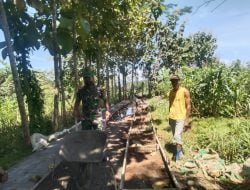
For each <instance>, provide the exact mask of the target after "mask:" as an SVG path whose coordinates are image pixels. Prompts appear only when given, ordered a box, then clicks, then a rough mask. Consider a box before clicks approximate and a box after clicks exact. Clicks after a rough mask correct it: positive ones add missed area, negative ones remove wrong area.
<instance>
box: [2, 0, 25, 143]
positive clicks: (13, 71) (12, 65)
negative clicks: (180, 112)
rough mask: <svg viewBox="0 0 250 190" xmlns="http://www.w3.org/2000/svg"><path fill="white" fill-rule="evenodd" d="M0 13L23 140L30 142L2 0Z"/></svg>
mask: <svg viewBox="0 0 250 190" xmlns="http://www.w3.org/2000/svg"><path fill="white" fill-rule="evenodd" d="M0 15H1V17H0V19H1V21H2V22H1V24H2V28H3V32H4V37H5V41H6V43H7V48H8V55H9V60H10V67H11V72H12V76H13V80H14V85H15V92H16V97H17V103H18V108H19V112H20V116H21V125H22V129H23V136H24V141H25V143H26V144H30V131H29V125H28V119H27V115H26V111H25V105H24V100H23V95H22V89H21V83H20V80H19V77H18V72H17V67H16V62H15V57H14V50H13V47H12V44H11V37H10V30H9V26H8V21H7V17H6V13H5V10H4V5H3V1H2V0H0Z"/></svg>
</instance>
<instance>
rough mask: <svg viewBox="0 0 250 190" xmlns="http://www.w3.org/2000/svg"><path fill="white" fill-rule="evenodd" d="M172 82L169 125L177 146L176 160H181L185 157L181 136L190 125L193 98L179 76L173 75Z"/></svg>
mask: <svg viewBox="0 0 250 190" xmlns="http://www.w3.org/2000/svg"><path fill="white" fill-rule="evenodd" d="M170 81H171V84H172V87H173V89H172V90H171V91H170V94H169V125H170V126H171V129H172V133H173V136H174V139H173V141H174V144H175V145H176V155H175V159H176V160H179V159H180V158H181V156H182V155H183V151H182V144H183V142H182V138H181V135H182V132H183V130H184V127H186V126H188V125H189V116H190V112H191V98H190V93H189V91H188V90H187V89H186V88H184V87H182V86H181V84H180V78H179V76H178V75H172V76H171V77H170Z"/></svg>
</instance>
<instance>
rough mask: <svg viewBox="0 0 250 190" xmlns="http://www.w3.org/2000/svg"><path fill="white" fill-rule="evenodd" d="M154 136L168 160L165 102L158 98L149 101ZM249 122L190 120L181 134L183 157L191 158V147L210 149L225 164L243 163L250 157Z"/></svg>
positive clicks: (168, 136) (239, 120) (243, 119)
mask: <svg viewBox="0 0 250 190" xmlns="http://www.w3.org/2000/svg"><path fill="white" fill-rule="evenodd" d="M149 105H150V108H151V114H152V118H153V121H154V124H155V126H156V128H157V133H158V135H159V136H160V137H161V139H162V142H163V143H164V145H165V148H166V150H167V153H168V154H169V156H172V155H171V154H172V153H173V151H174V147H173V145H172V143H171V141H172V132H171V129H170V127H169V125H168V101H167V100H166V99H162V98H161V97H154V98H152V99H150V100H149ZM249 136H250V119H249V118H248V119H246V118H192V129H191V130H189V131H188V132H185V133H184V134H183V141H184V150H185V153H186V154H185V156H184V158H183V159H184V160H185V159H188V158H191V155H190V154H189V149H190V147H199V148H212V149H214V150H215V151H216V152H218V154H219V155H220V157H221V158H222V159H224V160H225V161H226V162H227V163H232V162H238V163H242V162H243V161H244V160H245V159H246V158H248V157H249V156H250V138H249Z"/></svg>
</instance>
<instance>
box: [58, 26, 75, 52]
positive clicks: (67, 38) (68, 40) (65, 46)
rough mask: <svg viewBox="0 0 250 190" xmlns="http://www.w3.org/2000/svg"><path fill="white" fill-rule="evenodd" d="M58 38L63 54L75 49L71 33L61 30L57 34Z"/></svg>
mask: <svg viewBox="0 0 250 190" xmlns="http://www.w3.org/2000/svg"><path fill="white" fill-rule="evenodd" d="M57 40H58V44H59V48H60V49H61V51H62V54H67V53H69V52H70V51H71V50H72V49H73V43H72V42H73V39H72V37H71V35H70V33H68V32H66V31H59V32H58V35H57Z"/></svg>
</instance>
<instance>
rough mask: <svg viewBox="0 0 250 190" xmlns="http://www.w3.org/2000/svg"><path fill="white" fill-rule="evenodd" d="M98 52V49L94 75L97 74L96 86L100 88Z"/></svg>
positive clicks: (99, 58)
mask: <svg viewBox="0 0 250 190" xmlns="http://www.w3.org/2000/svg"><path fill="white" fill-rule="evenodd" d="M100 60H101V57H100V50H99V49H98V52H97V59H96V73H97V86H100V84H101V82H100Z"/></svg>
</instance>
